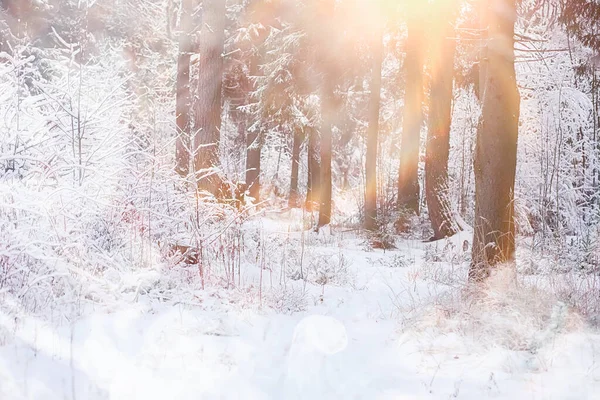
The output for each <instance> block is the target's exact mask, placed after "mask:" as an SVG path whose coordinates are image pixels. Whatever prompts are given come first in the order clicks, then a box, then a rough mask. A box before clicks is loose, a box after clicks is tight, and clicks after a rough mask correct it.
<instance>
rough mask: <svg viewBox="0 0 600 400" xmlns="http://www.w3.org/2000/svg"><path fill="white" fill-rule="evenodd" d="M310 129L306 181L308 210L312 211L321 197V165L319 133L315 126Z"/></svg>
mask: <svg viewBox="0 0 600 400" xmlns="http://www.w3.org/2000/svg"><path fill="white" fill-rule="evenodd" d="M306 129H308V149H307V153H308V171H307V172H308V174H307V175H308V179H307V182H306V204H305V207H306V209H307V210H310V211H312V210H313V209H314V208H315V203H317V202H318V201H319V199H320V197H321V195H320V190H321V189H320V187H321V186H320V181H321V179H320V178H321V165H320V161H319V137H318V135H319V133H318V131H317V130H316V129H315V128H314V127H305V130H306Z"/></svg>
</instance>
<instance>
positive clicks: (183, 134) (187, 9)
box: [175, 0, 194, 177]
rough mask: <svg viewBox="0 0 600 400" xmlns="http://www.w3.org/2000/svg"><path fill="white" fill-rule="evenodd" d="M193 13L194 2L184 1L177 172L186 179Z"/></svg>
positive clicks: (188, 166) (181, 35)
mask: <svg viewBox="0 0 600 400" xmlns="http://www.w3.org/2000/svg"><path fill="white" fill-rule="evenodd" d="M193 12H194V6H193V0H182V3H181V21H180V27H179V54H178V58H177V96H176V105H175V113H176V123H177V141H176V145H175V148H176V150H175V164H176V165H175V170H176V171H177V173H178V174H179V175H181V176H182V177H186V176H187V175H188V174H189V172H190V146H191V143H190V139H191V136H190V135H191V127H190V112H191V108H190V107H191V96H190V58H191V55H192V52H193V46H192V38H191V36H192V29H193V25H192V21H193V19H192V14H193Z"/></svg>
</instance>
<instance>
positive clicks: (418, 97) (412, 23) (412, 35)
mask: <svg viewBox="0 0 600 400" xmlns="http://www.w3.org/2000/svg"><path fill="white" fill-rule="evenodd" d="M422 23H423V22H422V21H420V20H417V19H416V18H411V19H410V20H409V22H408V38H407V42H406V57H405V59H404V70H405V82H406V84H405V94H404V117H403V121H402V138H401V143H400V169H399V171H398V209H400V210H407V211H409V212H414V213H415V214H417V215H418V214H419V190H420V188H419V146H420V134H421V123H422V122H423V113H422V102H423V51H422V47H423V35H424V33H423V29H422V27H421V25H422Z"/></svg>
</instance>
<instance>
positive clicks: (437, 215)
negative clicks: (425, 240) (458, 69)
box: [425, 13, 458, 240]
mask: <svg viewBox="0 0 600 400" xmlns="http://www.w3.org/2000/svg"><path fill="white" fill-rule="evenodd" d="M450 15H451V13H450ZM444 17H445V18H447V14H446V15H445V16H444ZM443 25H444V26H446V27H447V28H446V29H437V28H436V27H433V30H434V37H433V40H432V43H431V47H430V53H431V55H432V57H431V92H430V96H429V98H430V105H429V121H428V132H427V149H426V157H425V197H426V200H427V210H428V211H429V220H430V221H431V226H432V228H433V238H432V240H438V239H442V238H445V237H449V236H452V235H454V234H455V233H456V232H457V231H458V227H457V225H456V221H455V220H454V217H453V215H452V208H451V206H450V199H449V197H448V156H449V153H450V126H451V123H452V81H453V75H454V74H453V73H454V68H453V66H454V50H455V43H454V40H453V39H448V38H449V37H451V36H452V32H453V29H452V27H451V25H450V24H449V23H447V22H444V23H443Z"/></svg>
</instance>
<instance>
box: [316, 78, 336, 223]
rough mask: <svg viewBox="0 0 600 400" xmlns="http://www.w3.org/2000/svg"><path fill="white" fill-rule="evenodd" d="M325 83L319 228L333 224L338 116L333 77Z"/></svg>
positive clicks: (325, 80)
mask: <svg viewBox="0 0 600 400" xmlns="http://www.w3.org/2000/svg"><path fill="white" fill-rule="evenodd" d="M325 76H326V77H325V79H324V82H323V88H322V95H321V101H322V103H323V105H322V108H323V111H322V113H323V115H322V119H323V121H322V123H321V165H320V169H321V179H320V190H321V199H320V204H319V221H318V223H317V228H320V227H322V226H325V225H328V224H329V223H330V222H331V208H332V207H331V201H332V192H333V183H332V180H331V151H332V147H333V146H332V144H333V141H332V129H333V122H334V120H335V115H336V108H337V107H336V106H335V103H336V101H335V93H334V89H335V85H334V84H333V82H332V78H333V77H332V76H329V75H328V74H326V75H325Z"/></svg>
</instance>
